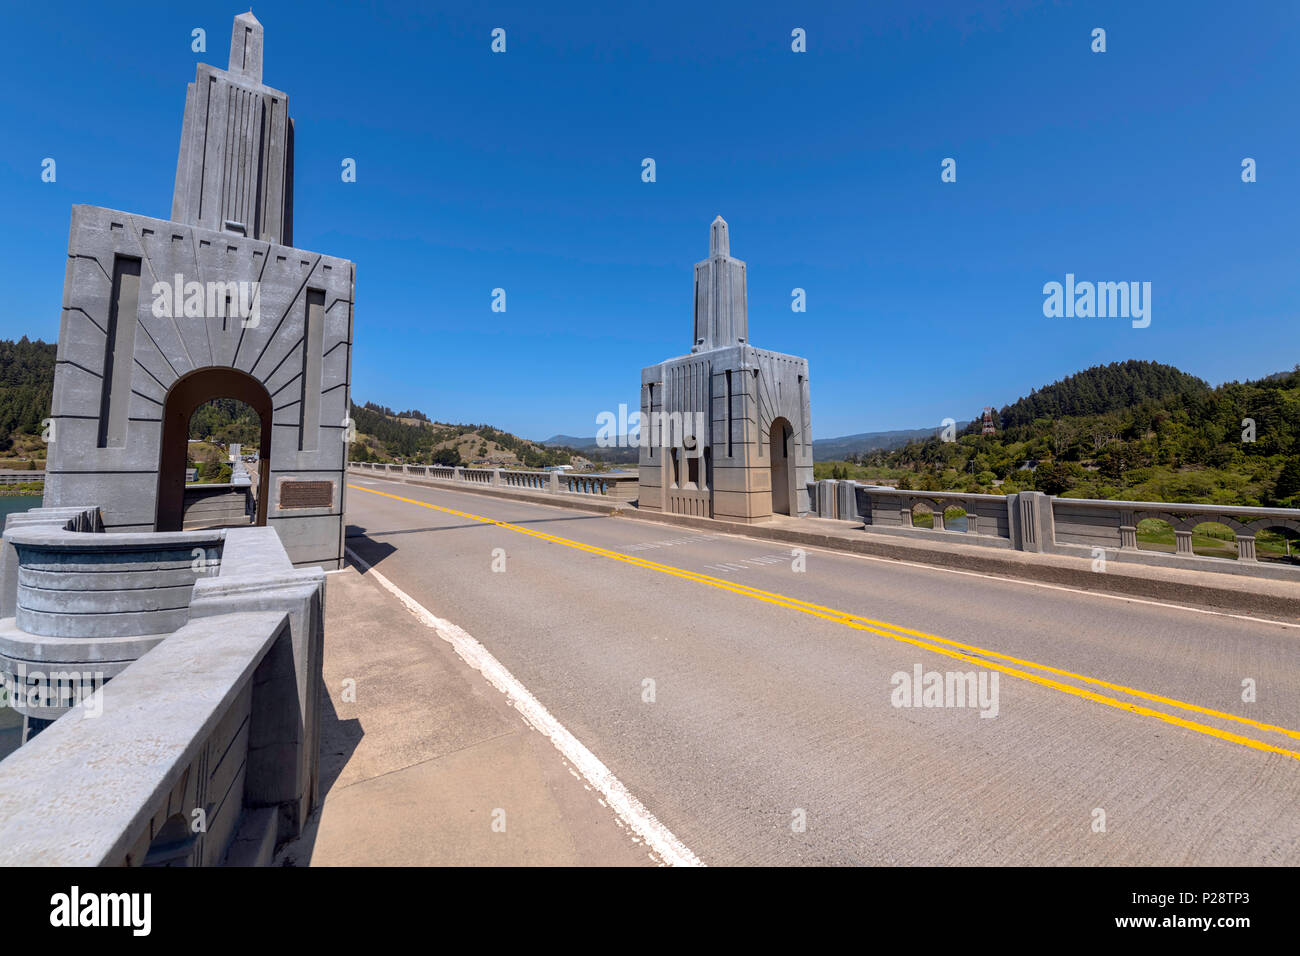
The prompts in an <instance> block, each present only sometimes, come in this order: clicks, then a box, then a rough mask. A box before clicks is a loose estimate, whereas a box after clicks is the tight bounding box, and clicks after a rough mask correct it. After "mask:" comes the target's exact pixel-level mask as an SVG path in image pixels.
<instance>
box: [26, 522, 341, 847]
mask: <svg viewBox="0 0 1300 956" xmlns="http://www.w3.org/2000/svg"><path fill="white" fill-rule="evenodd" d="M56 510H59V509H48V510H45V509H37V512H36V513H28V514H27V515H14V516H10V519H9V522H8V523H7V525H6V529H5V550H4V555H3V559H2V560H0V585H3V586H4V587H5V588H6V589H7V588H8V587H9V585H10V583H11V582H12V584H13V585H14V587H15V589H16V591H17V592H18V594H17V596H16V598H7V599H8V601H9V604H10V606H16V610H17V611H18V618H17V619H15V618H7V619H3V620H0V643H3V644H4V647H5V648H6V649H7V650H6V656H7V657H8V660H7V662H6V665H5V685H6V691H7V692H8V694H7V696H10V697H11V698H16V697H17V696H18V695H20V694H21V695H22V696H24V697H25V698H28V699H29V700H30V695H31V694H32V692H33V689H34V688H35V689H39V688H41V687H43V691H42V693H43V694H44V699H45V700H46V701H47V702H48V701H50V700H52V699H53V696H52V694H51V689H52V688H57V690H58V691H59V698H58V703H59V709H60V711H61V713H62V716H58V717H57V719H55V720H53V722H52V723H49V724H48V726H44V727H43V728H42V729H39V732H38V733H35V734H31V735H29V739H28V740H27V742H26V743H24V744H23V746H21V747H20V748H19V749H18V750H17V751H16V752H14V753H13V754H11V755H10V756H9V757H7V758H6V759H5V760H4V761H2V762H0V865H32V864H43V865H122V864H126V865H135V864H146V865H151V864H157V865H173V866H175V865H196V866H197V865H212V864H218V863H222V862H225V863H240V864H261V863H268V862H270V859H271V856H272V853H273V851H274V849H275V847H276V846H277V845H278V844H280V843H283V842H284V841H286V840H288V839H291V838H293V837H295V836H297V835H298V834H299V833H300V832H301V828H302V824H303V822H304V820H305V819H306V817H307V814H308V813H309V812H310V810H311V809H312V807H313V806H314V805H315V804H316V803H317V800H318V794H317V781H318V772H319V771H318V767H319V749H320V722H319V706H320V695H321V669H320V668H321V652H322V646H323V636H324V631H323V618H322V614H323V605H324V587H325V576H324V572H322V571H320V570H319V569H306V570H296V569H294V567H293V565H292V563H291V562H290V560H289V556H288V554H287V553H286V552H285V550H284V547H283V545H282V544H281V543H280V539H279V537H278V535H277V534H276V533H275V531H274V530H273V529H270V528H247V529H231V530H223V531H216V532H175V533H167V534H103V533H94V532H95V531H96V530H102V525H100V526H99V528H98V529H97V528H96V527H95V525H96V524H97V522H95V521H87V520H86V517H85V515H82V516H81V517H80V518H77V517H73V518H69V517H67V516H64V515H56V514H54V513H53V512H55V511H56ZM64 510H70V509H64ZM86 514H87V515H95V516H97V515H98V512H97V510H95V509H91V510H90V511H88V512H86ZM15 518H18V519H25V520H18V521H15V520H14V519H15ZM60 518H62V519H63V524H62V525H59V523H58V522H59V519H60ZM88 532H89V533H88ZM15 560H16V562H17V567H16V569H15V568H14V567H13V565H14V563H15ZM181 564H183V567H182V566H179V565H181ZM15 570H16V573H13V574H11V573H10V572H11V571H15ZM141 575H143V576H144V577H146V578H151V579H153V580H155V581H157V582H161V583H160V584H157V585H156V586H155V587H153V588H132V587H130V586H129V585H130V579H133V578H134V577H138V576H141ZM38 585H39V586H40V587H39V589H41V590H45V591H47V592H51V593H53V592H61V593H64V594H66V595H68V604H67V606H65V607H64V610H65V611H68V612H71V611H73V610H77V609H79V610H78V612H77V615H76V616H77V617H79V618H80V619H81V621H80V622H79V623H78V622H73V623H72V624H70V625H68V626H66V627H65V626H61V625H58V626H56V625H57V622H56V623H55V624H49V626H46V624H47V623H48V622H45V620H44V617H45V616H48V615H49V611H48V610H47V609H36V608H34V607H32V606H31V605H32V600H33V599H32V598H31V597H30V594H31V592H33V590H35V589H37V586H38ZM119 585H121V586H119ZM130 591H141V592H144V593H143V594H136V595H129V594H127V592H130ZM151 591H152V592H157V591H162V592H168V594H169V595H171V596H169V597H168V598H167V600H166V601H165V602H164V603H165V604H167V605H168V606H167V607H162V608H150V607H145V606H141V607H137V606H136V604H138V603H139V602H140V601H143V602H145V604H147V603H148V600H149V599H148V597H147V594H148V593H150V592H151ZM172 592H175V593H174V594H172ZM124 595H126V596H125V597H124ZM128 598H130V600H128ZM124 602H126V603H124ZM37 603H39V602H37ZM73 603H75V604H76V608H73V607H72V606H71V605H72V604H73ZM33 614H35V615H36V616H35V617H33ZM69 616H71V615H69ZM144 617H148V620H147V621H143V620H142V619H143V618H144ZM164 618H165V620H164ZM33 622H35V629H37V630H44V631H47V632H51V633H47V634H32V633H30V631H31V630H32V629H33V627H34V625H33ZM122 622H125V623H122ZM85 624H93V625H94V627H93V628H92V630H93V632H94V634H95V637H94V638H93V639H94V640H98V641H99V642H100V644H101V645H102V644H104V643H105V642H107V643H110V644H112V645H113V646H112V647H111V648H110V647H105V646H100V647H98V649H97V650H96V649H92V650H94V654H93V655H92V657H91V658H90V659H86V660H82V659H80V658H79V655H82V656H84V651H85V649H84V648H82V647H81V645H82V644H84V643H86V642H87V641H89V640H92V638H89V637H87V636H86V634H82V633H81V631H82V630H85V628H84V627H83V626H82V625H85ZM69 627H70V628H71V629H72V630H71V631H69ZM142 627H144V628H146V629H152V632H151V633H150V634H148V635H145V636H144V637H141V638H136V637H131V636H130V635H131V634H138V633H140V631H141V629H142ZM160 628H165V629H166V630H167V633H158V630H159V629H160ZM73 631H75V633H73ZM112 634H122V635H125V636H124V637H108V636H106V635H112ZM15 640H18V644H21V645H22V649H23V652H24V653H25V654H29V655H30V657H31V659H30V660H26V661H24V662H21V663H24V665H25V666H24V668H23V670H22V671H21V673H20V672H19V670H18V669H17V668H16V667H14V666H13V665H14V664H15V663H17V662H16V661H15V659H14V657H13V654H12V651H13V650H14V648H16V647H18V644H15V643H14V641H15ZM28 645H31V646H30V647H29V646H28ZM137 645H138V646H137ZM114 658H117V659H123V658H124V660H121V666H120V667H115V668H112V670H113V672H112V673H107V671H108V670H109V668H106V667H104V662H105V661H106V660H110V659H114ZM33 665H39V670H37V669H36V668H35V667H34V666H33ZM71 668H76V670H77V671H79V673H78V674H76V675H72V674H70V673H69V670H70V669H71ZM74 676H75V677H77V678H79V680H80V684H79V685H78V686H75V687H73V693H71V694H69V695H66V696H65V695H64V694H63V691H65V690H66V689H68V688H69V687H70V686H72V684H71V683H70V678H71V677H74ZM88 676H89V677H92V678H93V679H92V680H90V681H89V682H87V681H85V678H86V677H88Z"/></svg>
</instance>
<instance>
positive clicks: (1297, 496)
mask: <svg viewBox="0 0 1300 956" xmlns="http://www.w3.org/2000/svg"><path fill="white" fill-rule="evenodd" d="M980 417H981V416H975V421H973V422H972V423H971V424H970V425H969V426H967V427H966V428H965V429H964V430H963V431H962V432H961V433H959V434H958V435H956V436H954V437H955V440H953V441H944V440H942V437H936V438H931V439H927V440H925V441H921V442H911V443H909V444H907V445H906V446H905V447H903V448H901V449H899V450H897V451H893V452H875V453H872V454H869V455H864V456H860V457H858V458H852V459H850V460H848V461H847V462H845V463H834V462H823V463H819V464H818V466H817V467H818V475H819V477H826V476H828V475H830V474H840V475H844V476H847V477H857V478H862V479H865V480H892V481H897V482H898V483H899V485H900V487H913V488H920V489H925V490H958V491H995V490H996V491H998V492H1000V493H1006V492H1012V491H1020V490H1029V489H1037V490H1040V491H1045V492H1047V493H1049V494H1060V495H1067V496H1071V497H1089V498H1128V499H1134V500H1143V501H1195V502H1207V503H1213V504H1250V505H1259V504H1282V505H1288V506H1295V505H1300V366H1297V369H1296V371H1292V372H1285V373H1281V374H1278V375H1273V376H1269V377H1268V378H1265V379H1260V380H1258V381H1254V382H1230V383H1227V384H1224V385H1220V386H1219V387H1217V388H1210V387H1209V386H1208V385H1207V384H1206V383H1204V382H1202V381H1201V380H1199V379H1196V378H1193V377H1192V376H1189V375H1186V374H1185V373H1183V372H1180V371H1179V370H1178V369H1175V368H1172V367H1171V366H1168V365H1160V364H1158V363H1154V362H1123V363H1115V364H1112V365H1106V366H1097V367H1096V368H1091V369H1087V370H1086V371H1083V372H1079V373H1078V374H1075V375H1071V376H1070V377H1069V378H1066V379H1063V380H1061V381H1060V382H1056V383H1054V384H1052V385H1049V386H1047V387H1045V388H1042V389H1039V390H1037V391H1035V392H1033V393H1032V394H1030V395H1028V396H1026V397H1024V398H1021V399H1019V400H1018V401H1016V402H1013V403H1011V404H1009V405H1007V406H1005V407H1004V408H1003V409H1002V410H1001V412H999V413H998V414H997V415H996V416H995V425H996V430H995V432H994V433H993V434H991V435H984V434H982V423H981V421H980Z"/></svg>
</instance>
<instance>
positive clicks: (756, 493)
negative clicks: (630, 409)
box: [638, 216, 812, 522]
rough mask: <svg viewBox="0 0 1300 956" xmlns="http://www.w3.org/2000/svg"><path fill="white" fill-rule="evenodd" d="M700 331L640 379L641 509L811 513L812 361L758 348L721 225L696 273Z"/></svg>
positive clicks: (760, 516)
mask: <svg viewBox="0 0 1300 956" xmlns="http://www.w3.org/2000/svg"><path fill="white" fill-rule="evenodd" d="M694 328H695V334H694V339H693V341H692V344H691V354H689V355H683V356H681V357H679V358H674V359H669V360H668V361H666V362H662V363H660V364H659V365H651V366H650V367H648V368H645V369H643V370H642V372H641V432H642V439H641V457H640V482H639V491H638V504H639V506H640V507H642V508H645V509H647V510H649V511H667V512H671V513H674V514H691V515H700V516H704V517H716V518H725V519H728V520H732V521H745V522H753V521H763V520H765V519H768V518H771V516H772V515H773V514H774V513H775V514H788V515H802V514H806V513H807V512H808V509H809V496H808V483H809V482H811V481H812V433H811V424H810V412H809V385H808V362H807V360H806V359H802V358H798V357H796V356H793V355H783V354H781V353H779V352H769V351H767V350H765V349H756V348H754V347H753V346H752V345H750V344H749V311H748V303H747V302H746V296H745V263H743V262H741V261H740V260H739V259H733V258H732V256H731V240H730V236H729V230H728V228H727V223H726V221H725V220H723V218H722V217H721V216H718V217H717V218H716V219H714V220H713V224H712V225H711V226H710V227H709V257H708V258H707V259H705V260H704V261H703V262H699V263H697V264H696V266H695V326H694Z"/></svg>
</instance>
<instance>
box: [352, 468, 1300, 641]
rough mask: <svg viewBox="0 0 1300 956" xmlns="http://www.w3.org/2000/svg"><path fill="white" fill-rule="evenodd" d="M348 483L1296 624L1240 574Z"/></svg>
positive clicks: (585, 498)
mask: <svg viewBox="0 0 1300 956" xmlns="http://www.w3.org/2000/svg"><path fill="white" fill-rule="evenodd" d="M350 478H351V480H354V481H355V480H358V479H360V480H362V481H365V480H367V479H369V480H374V481H387V482H393V483H395V484H408V485H415V486H419V487H424V488H442V489H446V490H448V491H456V492H465V493H467V494H475V495H484V496H488V497H494V498H509V499H514V500H517V501H527V502H529V503H531V504H541V505H550V506H551V507H556V508H570V509H574V510H578V511H587V512H594V513H597V514H606V515H617V516H620V517H627V518H633V519H636V520H639V521H653V522H657V523H660V524H671V525H677V526H679V527H686V528H695V529H698V530H701V531H708V532H710V533H713V534H719V533H720V534H735V535H742V536H745V537H750V538H763V539H767V540H772V541H781V542H784V543H786V544H790V545H793V546H808V547H815V548H825V549H828V550H833V551H844V552H848V553H850V554H860V555H864V556H866V557H874V558H884V559H886V560H893V561H912V562H915V563H917V564H929V565H936V566H939V567H944V568H949V569H957V570H963V571H970V572H972V573H976V574H990V575H994V576H997V577H1004V578H1012V579H1018V580H1027V581H1038V582H1043V583H1048V584H1056V585H1060V586H1062V587H1072V588H1078V589H1080V590H1086V591H1100V592H1105V593H1110V594H1116V595H1121V596H1126V597H1134V598H1143V599H1147V600H1155V601H1168V602H1172V603H1177V604H1188V605H1197V606H1201V607H1209V608H1216V609H1219V610H1227V611H1234V612H1237V613H1244V614H1251V615H1258V614H1263V615H1269V616H1278V617H1281V618H1283V619H1290V620H1294V619H1297V618H1300V583H1297V582H1292V581H1283V580H1277V579H1266V578H1252V577H1249V576H1247V575H1242V574H1228V573H1214V572H1213V571H1212V570H1209V569H1206V568H1196V569H1192V568H1187V569H1184V568H1166V567H1160V566H1156V565H1148V564H1138V563H1136V562H1133V563H1130V562H1124V561H1118V560H1112V561H1110V562H1109V563H1108V565H1107V569H1106V571H1105V572H1104V573H1098V572H1095V571H1093V570H1092V559H1091V557H1074V556H1072V555H1066V554H1041V553H1039V554H1034V553H1028V552H1024V551H1011V550H1006V549H1001V548H989V547H982V546H980V545H972V544H963V543H961V541H960V537H961V536H960V535H959V534H954V538H955V539H957V540H954V541H952V542H951V543H949V542H947V541H942V542H939V541H935V540H933V539H920V540H910V539H906V538H902V537H899V536H897V535H885V534H872V533H870V532H869V531H867V530H866V529H865V528H864V527H863V525H862V522H861V521H838V520H833V519H829V518H815V517H811V516H809V517H804V518H792V517H789V516H787V515H775V516H773V518H772V520H770V521H766V522H762V523H757V524H740V523H737V522H730V521H719V520H717V519H714V518H697V517H693V516H689V515H677V514H665V513H662V512H653V511H652V512H646V511H641V510H639V509H638V508H637V507H636V506H635V505H633V504H631V503H629V502H623V501H611V500H609V499H603V498H600V497H598V496H589V495H556V494H546V493H542V492H531V491H523V490H518V489H514V488H500V487H491V486H487V485H473V484H468V483H464V482H450V481H439V480H437V479H429V478H424V477H415V476H405V475H380V474H371V473H369V472H364V471H353V472H351V474H350ZM1206 560H1207V561H1213V560H1216V559H1213V558H1208V559H1206Z"/></svg>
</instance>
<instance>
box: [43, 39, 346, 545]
mask: <svg viewBox="0 0 1300 956" xmlns="http://www.w3.org/2000/svg"><path fill="white" fill-rule="evenodd" d="M262 54H263V31H262V25H261V24H260V23H259V22H258V21H257V19H256V18H255V17H254V16H253V15H252V14H251V13H243V14H240V15H239V16H237V17H235V20H234V28H233V30H232V32H231V40H230V62H229V65H228V66H227V68H226V69H224V70H222V69H218V68H217V67H213V66H208V65H206V64H199V66H198V68H197V72H196V75H195V79H194V82H193V83H191V84H189V88H188V91H187V93H186V97H185V118H184V122H183V124H182V128H181V147H180V156H179V159H178V161H177V164H176V188H175V192H174V193H173V197H172V210H171V219H170V220H164V219H151V218H148V217H146V216H139V215H135V214H133V213H125V212H118V211H116V210H112V209H102V208H99V207H97V206H74V207H73V211H72V228H71V230H70V235H69V238H68V268H67V277H66V279H65V282H64V293H63V316H62V319H61V322H60V328H59V351H58V363H57V365H56V369H55V377H54V403H53V417H54V432H53V435H52V441H51V444H50V450H49V466H48V472H47V478H46V485H45V489H46V490H45V505H46V506H47V507H55V506H60V505H80V504H83V503H85V502H94V503H95V504H97V505H99V506H100V508H101V510H102V512H103V516H104V525H105V528H106V530H109V531H172V530H180V529H181V528H182V527H183V526H184V523H185V520H186V514H187V509H188V507H189V504H190V502H191V500H192V499H193V498H194V497H195V495H194V494H193V493H188V492H187V489H186V486H185V465H186V443H187V439H188V429H189V419H190V416H191V414H192V413H193V412H194V410H195V409H196V408H197V407H198V406H199V405H202V404H203V403H205V402H207V401H210V400H212V399H214V398H235V399H238V400H240V401H242V402H246V403H247V404H249V405H251V406H252V407H253V409H254V410H255V411H256V412H257V414H258V416H259V418H260V419H261V426H262V438H261V446H260V448H259V463H258V481H257V487H256V489H245V488H241V489H240V490H239V491H238V492H237V493H239V494H247V493H251V494H252V495H253V497H254V498H255V502H254V504H255V510H256V517H255V519H254V520H255V522H256V523H257V524H265V525H269V526H272V527H274V528H275V529H276V530H277V531H278V532H279V534H280V537H281V539H282V540H283V542H284V546H285V549H286V550H287V551H288V552H289V556H290V558H291V559H292V560H293V563H294V564H295V565H297V566H307V565H318V566H321V567H325V568H334V567H338V566H339V564H340V561H341V559H342V554H343V511H344V488H345V480H344V473H345V468H346V457H347V449H348V445H347V440H346V439H347V437H348V433H349V428H348V420H347V415H348V390H349V380H350V369H351V361H352V305H353V286H354V267H353V264H352V263H351V262H349V261H347V260H345V259H338V258H334V257H331V256H325V255H321V254H319V253H315V252H308V251H306V250H303V249H297V248H294V247H293V245H292V243H293V121H292V120H291V119H290V118H289V98H288V96H286V95H285V94H284V93H283V92H281V91H279V90H277V89H274V88H272V87H269V86H267V85H266V84H265V83H263V82H262Z"/></svg>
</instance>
